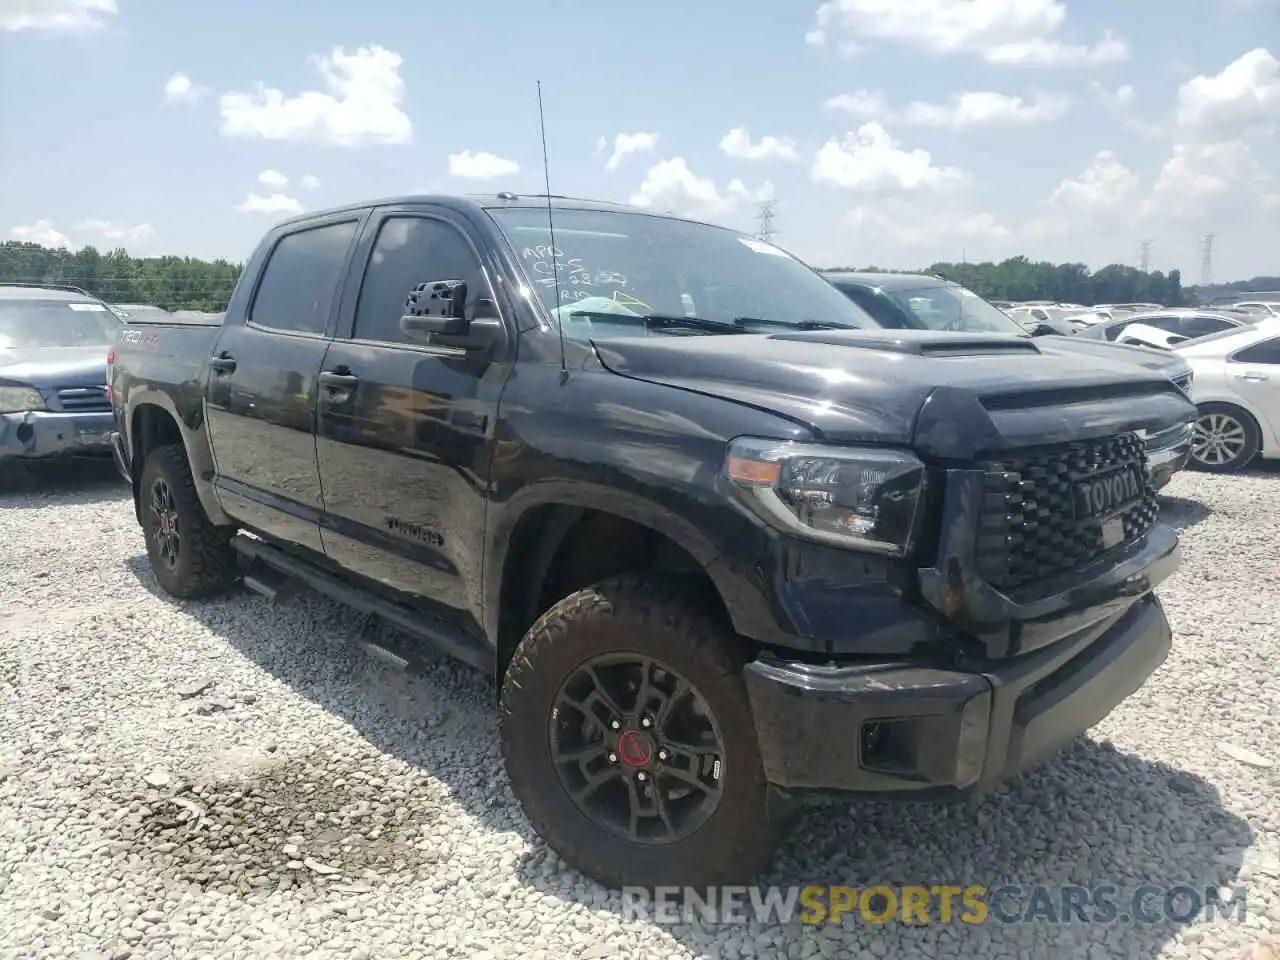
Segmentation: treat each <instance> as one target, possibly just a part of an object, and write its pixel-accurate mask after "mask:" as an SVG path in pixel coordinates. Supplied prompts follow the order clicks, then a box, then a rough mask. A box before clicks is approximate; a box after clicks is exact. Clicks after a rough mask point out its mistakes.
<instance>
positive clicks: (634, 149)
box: [596, 133, 658, 170]
mask: <svg viewBox="0 0 1280 960" xmlns="http://www.w3.org/2000/svg"><path fill="white" fill-rule="evenodd" d="M657 145H658V135H657V134H656V133H620V134H618V135H617V136H616V137H614V138H613V152H612V153H611V154H609V159H608V160H607V161H606V162H605V165H604V168H605V169H606V170H617V169H618V165H619V164H621V163H622V161H623V160H625V159H626V158H627V157H629V156H631V155H632V154H633V153H652V152H653V150H654V148H655V147H657ZM608 149H609V141H608V140H606V139H605V138H604V137H601V138H600V139H599V141H597V143H596V153H597V154H600V153H604V152H605V151H606V150H608Z"/></svg>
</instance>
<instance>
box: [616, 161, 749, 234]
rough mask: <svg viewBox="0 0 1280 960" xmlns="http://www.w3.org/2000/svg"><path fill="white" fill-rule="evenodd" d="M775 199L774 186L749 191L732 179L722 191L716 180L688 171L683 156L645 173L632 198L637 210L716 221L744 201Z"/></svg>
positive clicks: (741, 183) (660, 162)
mask: <svg viewBox="0 0 1280 960" xmlns="http://www.w3.org/2000/svg"><path fill="white" fill-rule="evenodd" d="M772 197H773V184H772V183H769V182H765V183H764V184H763V185H761V187H760V188H759V189H758V190H755V191H753V190H750V189H748V188H747V186H746V184H744V183H743V182H742V181H741V180H737V179H735V180H732V181H730V182H729V184H728V186H727V187H726V188H725V189H724V190H723V191H722V190H721V189H720V188H719V187H717V186H716V184H715V181H713V180H710V179H708V178H706V177H699V176H697V175H696V174H694V172H693V171H692V170H690V169H689V164H688V163H687V162H685V159H684V157H672V158H670V159H668V160H659V161H658V162H657V163H655V164H654V165H653V166H652V167H650V168H649V171H648V172H647V173H646V174H645V176H644V180H643V181H642V182H641V184H640V186H639V187H638V188H637V189H636V191H635V193H633V194H632V195H631V203H633V204H635V205H636V206H638V207H654V208H656V209H659V210H663V211H671V212H673V213H678V214H683V215H685V216H691V217H702V218H706V219H714V218H716V217H721V216H724V215H725V214H727V213H729V212H730V211H732V210H733V209H734V208H735V207H737V206H738V205H739V204H741V203H744V202H752V201H757V202H758V201H760V200H768V199H771V198H772Z"/></svg>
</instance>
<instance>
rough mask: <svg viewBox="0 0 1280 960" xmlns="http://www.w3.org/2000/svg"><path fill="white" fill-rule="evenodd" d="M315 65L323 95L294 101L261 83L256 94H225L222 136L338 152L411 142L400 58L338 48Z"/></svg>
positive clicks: (220, 104) (368, 50) (387, 52)
mask: <svg viewBox="0 0 1280 960" xmlns="http://www.w3.org/2000/svg"><path fill="white" fill-rule="evenodd" d="M311 63H312V65H313V66H314V67H315V68H316V69H317V70H318V71H319V73H320V74H321V77H322V78H323V81H324V88H325V89H324V90H323V91H320V90H306V91H303V92H302V93H299V94H297V95H296V96H292V97H290V96H286V95H285V93H284V92H283V91H281V90H278V89H275V88H274V87H267V86H264V85H263V84H261V83H260V84H258V89H257V90H256V91H255V92H253V93H227V94H224V95H223V96H222V97H221V98H220V100H219V101H218V107H219V111H220V112H221V115H222V133H223V135H224V136H228V137H257V138H261V139H264V140H293V141H305V142H310V143H324V144H331V145H334V146H340V147H358V146H368V145H383V146H386V145H404V144H410V143H412V142H413V124H412V123H411V122H410V120H409V117H408V115H407V114H406V113H405V112H404V110H403V109H402V103H403V102H404V79H403V78H402V77H401V76H400V67H401V64H402V63H403V58H402V57H401V56H400V54H398V53H393V52H392V51H390V50H387V49H385V48H383V47H379V46H370V47H360V48H359V49H358V50H356V51H355V52H354V53H350V54H348V53H346V52H345V51H344V49H343V48H342V47H335V48H334V50H333V52H332V53H331V54H330V55H328V56H324V57H320V56H317V57H312V58H311Z"/></svg>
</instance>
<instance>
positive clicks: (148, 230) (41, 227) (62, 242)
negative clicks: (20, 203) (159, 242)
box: [9, 219, 156, 250]
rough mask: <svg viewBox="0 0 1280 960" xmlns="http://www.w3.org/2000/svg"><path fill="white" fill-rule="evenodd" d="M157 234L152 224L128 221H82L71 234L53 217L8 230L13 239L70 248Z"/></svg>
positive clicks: (113, 244)
mask: <svg viewBox="0 0 1280 960" xmlns="http://www.w3.org/2000/svg"><path fill="white" fill-rule="evenodd" d="M155 235H156V231H155V228H154V227H152V226H151V224H149V223H126V222H124V221H121V220H81V221H80V222H79V223H77V224H75V226H74V227H72V228H71V230H70V232H69V233H63V232H62V231H61V230H58V229H57V228H56V227H55V226H54V224H53V222H52V221H51V220H43V219H42V220H37V221H36V222H35V223H32V224H29V225H27V226H18V227H13V228H11V229H10V230H9V238H10V239H11V240H25V241H26V242H28V243H38V244H40V245H41V246H44V247H53V248H55V249H57V248H66V249H68V250H70V249H73V248H79V247H84V246H95V247H105V246H110V247H120V246H126V245H136V244H139V243H142V242H144V241H147V240H150V239H151V238H152V237H154V236H155Z"/></svg>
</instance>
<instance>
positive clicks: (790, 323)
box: [733, 317, 858, 330]
mask: <svg viewBox="0 0 1280 960" xmlns="http://www.w3.org/2000/svg"><path fill="white" fill-rule="evenodd" d="M733 322H734V325H735V326H738V327H742V328H744V329H745V328H747V327H786V328H787V329H788V330H857V329H858V328H857V327H851V326H849V325H848V324H845V323H827V322H826V321H825V320H765V319H764V318H763V317H734V319H733Z"/></svg>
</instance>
